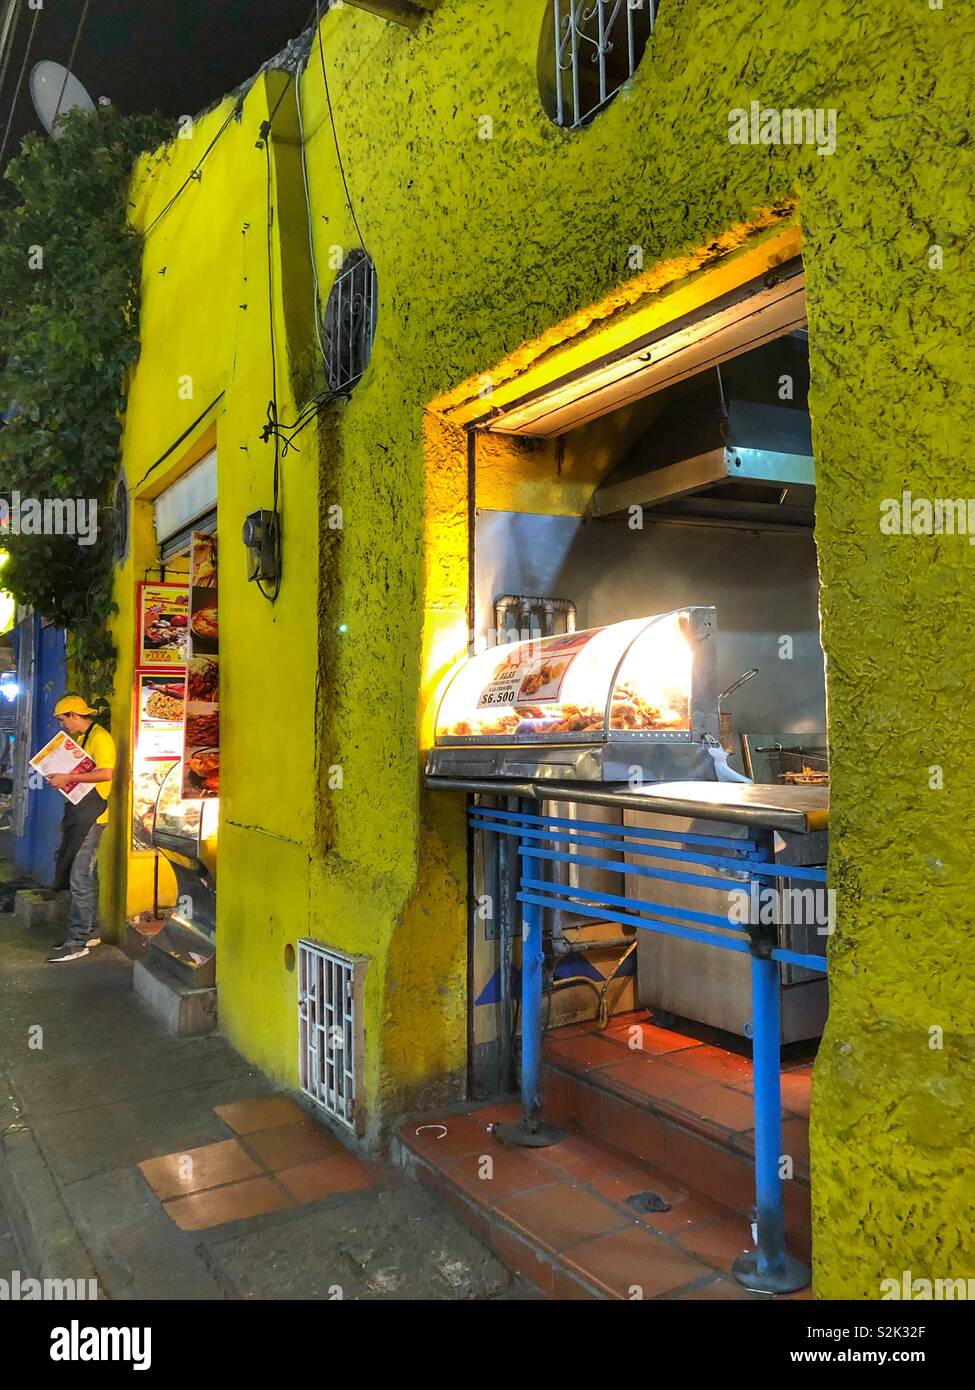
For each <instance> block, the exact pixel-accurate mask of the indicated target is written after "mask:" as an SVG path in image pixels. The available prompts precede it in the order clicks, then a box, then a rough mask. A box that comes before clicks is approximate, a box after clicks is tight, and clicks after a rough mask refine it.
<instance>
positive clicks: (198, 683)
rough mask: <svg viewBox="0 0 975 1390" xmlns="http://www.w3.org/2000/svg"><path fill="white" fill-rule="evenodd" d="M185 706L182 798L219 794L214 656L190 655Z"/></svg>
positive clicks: (217, 687) (217, 683)
mask: <svg viewBox="0 0 975 1390" xmlns="http://www.w3.org/2000/svg"><path fill="white" fill-rule="evenodd" d="M185 710H186V715H185V727H184V744H183V793H182V794H183V798H184V800H186V801H191V800H195V799H196V798H197V797H201V796H202V797H210V796H219V795H220V667H219V662H218V659H217V658H216V657H213V656H191V657H190V660H189V665H188V666H187V672H186V706H185Z"/></svg>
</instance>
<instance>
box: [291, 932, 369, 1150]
mask: <svg viewBox="0 0 975 1390" xmlns="http://www.w3.org/2000/svg"><path fill="white" fill-rule="evenodd" d="M365 964H366V963H365V961H364V960H363V959H362V958H361V957H355V956H346V955H342V954H340V953H339V952H338V951H331V950H328V949H327V948H326V947H324V946H319V945H318V944H317V943H316V942H312V941H304V940H303V941H299V942H298V1035H299V1043H298V1046H299V1059H298V1073H299V1077H300V1082H301V1089H302V1091H303V1092H304V1094H305V1095H306V1096H309V1097H310V1098H311V1099H312V1100H313V1101H315V1102H316V1104H318V1105H320V1106H321V1107H322V1108H323V1109H324V1110H325V1111H326V1113H327V1114H329V1115H331V1116H332V1117H333V1118H334V1119H336V1120H339V1121H340V1122H341V1123H342V1124H343V1125H345V1126H346V1127H347V1128H348V1129H351V1130H353V1131H354V1132H356V1133H359V1132H360V1131H361V1125H360V1113H359V1107H358V1104H357V1102H358V1096H359V1090H360V1086H359V1076H360V1074H361V1069H362V1060H363V1033H362V1006H361V998H362V978H363V973H364V971H365Z"/></svg>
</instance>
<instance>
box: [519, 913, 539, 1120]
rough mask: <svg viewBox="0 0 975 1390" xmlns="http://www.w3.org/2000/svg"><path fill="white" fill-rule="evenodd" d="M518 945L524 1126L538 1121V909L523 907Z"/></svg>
mask: <svg viewBox="0 0 975 1390" xmlns="http://www.w3.org/2000/svg"><path fill="white" fill-rule="evenodd" d="M524 907H525V913H524V919H523V921H524V928H523V932H522V941H521V1104H522V1111H523V1114H524V1119H525V1124H526V1125H531V1124H533V1123H534V1122H535V1121H536V1120H537V1119H538V1112H539V1109H540V1106H541V1101H540V1096H539V1087H540V1071H541V1065H542V966H543V964H544V962H545V955H544V953H543V951H542V909H541V908H540V907H537V906H536V905H535V904H534V903H525V905H524Z"/></svg>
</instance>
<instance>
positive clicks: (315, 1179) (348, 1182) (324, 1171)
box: [276, 1153, 376, 1206]
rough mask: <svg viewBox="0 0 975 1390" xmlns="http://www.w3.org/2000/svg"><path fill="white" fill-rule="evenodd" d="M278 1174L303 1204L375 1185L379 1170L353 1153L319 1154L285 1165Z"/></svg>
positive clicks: (286, 1186) (285, 1185) (285, 1187)
mask: <svg viewBox="0 0 975 1390" xmlns="http://www.w3.org/2000/svg"><path fill="white" fill-rule="evenodd" d="M276 1176H277V1180H278V1182H279V1183H280V1184H281V1186H282V1187H283V1188H284V1189H285V1191H286V1192H288V1193H289V1194H290V1195H291V1196H292V1197H293V1198H294V1199H295V1201H296V1202H300V1203H301V1205H302V1206H304V1205H305V1204H306V1203H308V1202H318V1201H320V1200H321V1199H322V1198H323V1197H331V1196H333V1195H334V1194H335V1193H336V1192H359V1191H361V1190H362V1189H363V1188H366V1187H371V1186H372V1185H373V1183H374V1182H375V1180H376V1175H375V1173H374V1172H372V1171H371V1170H370V1169H369V1168H368V1167H367V1165H366V1164H365V1163H363V1162H362V1160H361V1159H359V1158H357V1157H356V1156H355V1154H350V1153H343V1154H335V1155H334V1156H333V1157H331V1158H316V1159H314V1160H313V1161H312V1162H311V1163H301V1164H299V1165H298V1167H296V1168H283V1169H282V1170H281V1171H280V1172H279V1173H277V1174H276Z"/></svg>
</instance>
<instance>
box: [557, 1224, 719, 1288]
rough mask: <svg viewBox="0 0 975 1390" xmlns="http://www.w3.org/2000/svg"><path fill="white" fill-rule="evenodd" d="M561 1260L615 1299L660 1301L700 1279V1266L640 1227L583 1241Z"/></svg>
mask: <svg viewBox="0 0 975 1390" xmlns="http://www.w3.org/2000/svg"><path fill="white" fill-rule="evenodd" d="M562 1259H563V1260H564V1261H565V1262H566V1264H568V1265H569V1266H570V1268H572V1269H576V1270H578V1271H579V1273H580V1274H581V1275H582V1276H583V1278H584V1279H587V1280H589V1281H590V1282H591V1283H595V1284H596V1285H597V1286H598V1287H599V1288H601V1289H603V1290H604V1291H605V1292H606V1293H607V1294H609V1295H610V1297H612V1298H623V1299H646V1298H657V1297H658V1296H659V1295H660V1294H664V1293H668V1292H670V1291H671V1290H673V1289H680V1288H683V1287H684V1285H685V1284H690V1283H693V1282H694V1280H696V1279H700V1278H701V1277H702V1275H703V1274H704V1273H705V1272H706V1271H705V1270H704V1268H703V1267H702V1266H701V1264H700V1263H699V1262H698V1261H697V1260H695V1259H692V1258H691V1257H690V1256H689V1255H686V1254H684V1253H683V1252H682V1251H680V1250H677V1249H675V1248H674V1246H672V1245H669V1244H668V1243H667V1242H666V1241H663V1240H659V1239H658V1238H657V1237H656V1236H654V1235H651V1233H650V1232H649V1231H647V1230H644V1229H642V1228H641V1227H639V1226H631V1227H629V1228H628V1229H627V1230H624V1231H616V1232H615V1233H614V1234H612V1235H605V1236H598V1237H596V1238H595V1239H592V1240H587V1241H583V1243H582V1244H581V1245H576V1246H573V1247H572V1249H571V1250H567V1251H565V1252H564V1253H563V1255H562Z"/></svg>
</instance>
